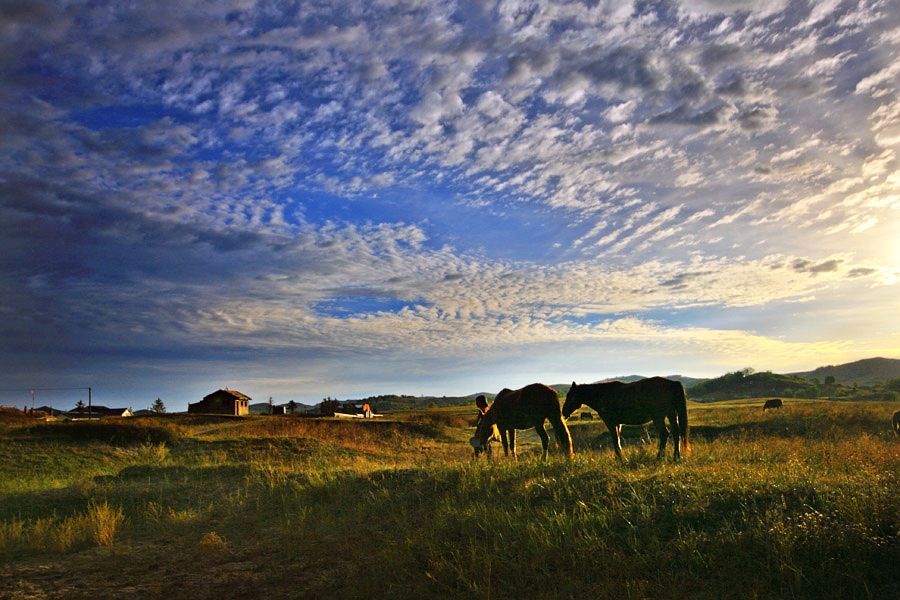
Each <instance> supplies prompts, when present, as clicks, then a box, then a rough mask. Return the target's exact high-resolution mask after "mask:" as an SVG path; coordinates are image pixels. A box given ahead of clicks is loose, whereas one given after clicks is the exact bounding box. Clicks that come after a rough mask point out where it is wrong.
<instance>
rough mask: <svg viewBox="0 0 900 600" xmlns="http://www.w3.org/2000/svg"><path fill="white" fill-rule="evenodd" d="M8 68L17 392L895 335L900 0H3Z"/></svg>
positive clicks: (524, 365)
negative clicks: (462, 0)
mask: <svg viewBox="0 0 900 600" xmlns="http://www.w3.org/2000/svg"><path fill="white" fill-rule="evenodd" d="M0 70H2V72H0V111H2V114H0V228H2V236H0V249H2V253H0V261H2V262H0V264H2V269H0V283H2V288H0V289H2V291H3V293H2V295H0V329H2V338H3V341H4V343H3V346H2V350H0V352H2V356H0V364H2V367H0V374H2V384H0V388H2V389H4V390H17V389H31V388H42V387H87V386H91V387H92V388H93V389H94V401H95V402H97V403H100V404H107V405H127V406H133V407H134V408H144V407H147V406H149V405H150V403H152V401H153V400H155V399H156V398H157V397H160V398H162V399H163V401H164V402H165V403H166V404H167V406H168V407H169V408H170V410H184V409H185V408H186V406H187V403H188V402H193V401H196V400H198V399H199V398H201V397H202V396H203V395H205V394H207V393H209V392H211V391H214V390H215V389H218V388H220V387H224V386H228V387H231V388H234V389H238V390H241V391H243V392H244V393H246V394H248V395H250V396H251V397H253V398H254V400H258V401H265V400H267V399H268V397H269V396H272V397H273V398H274V401H275V402H287V401H288V400H291V399H293V400H296V401H300V402H308V403H313V402H317V401H319V400H321V399H322V398H324V397H325V396H331V397H338V398H359V397H363V396H367V395H370V394H387V393H404V394H415V395H419V394H425V395H462V394H468V393H472V392H478V391H497V390H499V389H501V388H503V387H518V386H521V385H525V384H527V383H531V382H534V381H541V382H544V383H560V382H569V381H572V380H577V381H579V382H581V381H594V380H597V379H601V378H604V377H610V376H616V375H627V374H632V373H638V374H643V375H670V374H683V375H688V376H695V377H702V376H716V375H720V374H722V373H724V372H726V371H729V370H737V369H741V368H744V367H753V368H756V369H760V370H774V371H778V372H789V371H798V370H808V369H813V368H815V367H817V366H821V365H825V364H837V363H841V362H848V361H851V360H857V359H860V358H868V357H872V356H887V357H895V358H896V357H900V293H898V286H897V283H898V281H900V219H898V216H900V214H898V209H900V161H898V156H897V153H898V150H900V99H898V97H900V95H898V89H897V88H898V82H900V6H898V4H897V2H896V0H890V1H882V0H875V1H868V0H863V1H861V2H855V1H854V2H839V1H835V0H829V1H824V2H787V1H784V0H762V1H754V2H744V1H728V2H725V1H717V0H683V1H660V2H634V3H629V2H619V1H609V2H607V1H603V0H601V1H599V2H553V3H550V2H525V1H509V2H506V1H500V2H465V3H454V2H447V1H446V0H441V1H435V2H431V1H428V0H417V1H409V2H377V1H376V2H348V3H343V2H338V1H329V2H253V1H250V0H233V1H229V2H204V3H191V2H189V3H185V2H177V3H176V2H166V1H161V2H150V3H122V2H103V1H101V2H66V1H55V2H42V1H41V0H28V1H23V2H16V1H13V2H5V3H3V5H2V6H0ZM20 396H22V394H21V393H19V392H3V394H2V398H0V403H2V404H22V403H23V399H22V398H20ZM28 399H29V400H30V396H29V397H28ZM59 401H60V402H62V403H64V404H70V399H69V398H63V399H60V400H59Z"/></svg>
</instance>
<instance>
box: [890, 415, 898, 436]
mask: <svg viewBox="0 0 900 600" xmlns="http://www.w3.org/2000/svg"><path fill="white" fill-rule="evenodd" d="M891 424H892V425H893V426H894V433H896V434H897V435H900V410H898V411H896V412H895V413H894V416H893V417H891Z"/></svg>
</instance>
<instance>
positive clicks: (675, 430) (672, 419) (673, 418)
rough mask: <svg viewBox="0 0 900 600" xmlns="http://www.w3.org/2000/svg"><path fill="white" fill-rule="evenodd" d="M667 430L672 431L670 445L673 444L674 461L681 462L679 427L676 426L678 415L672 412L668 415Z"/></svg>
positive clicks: (680, 434)
mask: <svg viewBox="0 0 900 600" xmlns="http://www.w3.org/2000/svg"><path fill="white" fill-rule="evenodd" d="M669 429H671V430H672V443H673V444H675V456H674V459H675V461H676V462H677V461H679V460H681V436H682V433H681V427H679V426H678V413H677V412H676V411H674V410H673V411H672V414H670V415H669Z"/></svg>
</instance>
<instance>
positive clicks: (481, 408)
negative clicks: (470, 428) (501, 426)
mask: <svg viewBox="0 0 900 600" xmlns="http://www.w3.org/2000/svg"><path fill="white" fill-rule="evenodd" d="M475 406H477V407H478V418H477V419H476V420H475V427H476V429H477V428H478V426H479V425H480V424H481V419H482V418H483V417H484V413H485V411H486V410H487V409H488V402H487V398H485V397H484V394H481V395H479V396H478V397H477V398H475ZM473 439H474V438H473ZM499 441H500V431H499V430H498V429H497V426H496V425H494V427H493V430H492V432H491V435H490V436H488V441H487V443H486V444H484V445H478V446H476V445H475V444H472V445H473V446H475V458H478V456H479V455H480V454H482V453H484V454H485V455H486V456H487V457H488V458H491V456H492V455H493V452H492V451H491V442H499Z"/></svg>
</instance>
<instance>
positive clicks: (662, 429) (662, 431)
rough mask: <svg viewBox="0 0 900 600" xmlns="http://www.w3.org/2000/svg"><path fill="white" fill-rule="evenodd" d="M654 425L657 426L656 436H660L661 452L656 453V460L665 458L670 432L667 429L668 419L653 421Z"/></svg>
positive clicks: (661, 418) (662, 418)
mask: <svg viewBox="0 0 900 600" xmlns="http://www.w3.org/2000/svg"><path fill="white" fill-rule="evenodd" d="M653 424H654V425H656V434H657V435H658V436H659V452H657V453H656V458H657V459H659V458H665V456H666V440H668V439H669V430H668V429H666V418H665V417H660V418H659V419H653Z"/></svg>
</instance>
